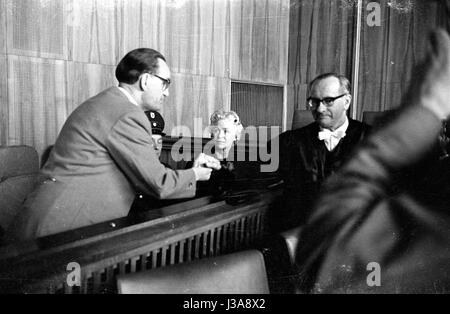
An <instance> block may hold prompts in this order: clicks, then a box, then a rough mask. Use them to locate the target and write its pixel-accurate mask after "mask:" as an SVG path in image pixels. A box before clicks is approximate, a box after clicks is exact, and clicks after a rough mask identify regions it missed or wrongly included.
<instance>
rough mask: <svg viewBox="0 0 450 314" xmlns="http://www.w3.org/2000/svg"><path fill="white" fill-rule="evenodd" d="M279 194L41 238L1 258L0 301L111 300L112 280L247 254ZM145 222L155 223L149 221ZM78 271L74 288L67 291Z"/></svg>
mask: <svg viewBox="0 0 450 314" xmlns="http://www.w3.org/2000/svg"><path fill="white" fill-rule="evenodd" d="M279 194H280V192H279V190H261V191H259V192H258V193H257V194H256V195H255V196H254V197H253V198H251V199H248V200H247V201H245V202H243V203H241V204H239V205H231V204H227V203H226V202H225V201H217V202H213V203H209V202H210V199H208V198H202V199H196V200H192V201H188V202H185V203H182V204H176V205H172V206H169V207H166V208H162V209H160V212H159V215H161V216H160V217H156V218H155V217H154V216H152V217H147V218H150V219H146V217H145V215H144V216H143V217H141V218H139V219H142V221H140V222H139V221H130V220H129V218H123V219H116V220H113V221H109V222H105V223H102V224H97V225H94V226H89V227H85V228H80V229H77V230H74V231H69V232H65V233H62V234H58V235H54V236H48V237H45V238H40V239H38V240H36V241H31V242H28V243H22V244H20V245H17V246H10V247H5V248H2V250H1V252H0V292H1V293H114V292H115V278H116V276H117V275H118V274H123V273H130V272H139V271H143V270H146V269H151V268H155V267H164V266H165V265H170V264H175V263H183V262H186V261H189V260H192V259H198V258H204V257H208V256H214V255H218V254H224V253H229V252H233V251H236V250H239V249H242V248H246V247H249V246H251V244H252V243H253V242H254V241H256V240H258V239H260V238H261V237H262V235H263V233H264V230H265V223H264V219H265V216H266V212H267V210H268V208H269V206H270V204H271V202H272V201H273V200H274V199H275V197H277V196H278V195H279ZM149 215H154V214H150V213H149ZM71 262H75V263H78V264H79V265H80V267H81V286H79V287H77V286H75V287H69V286H68V285H67V283H66V280H67V276H68V275H69V273H70V271H68V270H67V265H68V264H69V263H71Z"/></svg>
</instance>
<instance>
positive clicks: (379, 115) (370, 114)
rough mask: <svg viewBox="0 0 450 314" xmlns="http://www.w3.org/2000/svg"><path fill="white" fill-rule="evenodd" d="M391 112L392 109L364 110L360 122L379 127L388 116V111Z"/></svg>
mask: <svg viewBox="0 0 450 314" xmlns="http://www.w3.org/2000/svg"><path fill="white" fill-rule="evenodd" d="M391 112H393V110H386V111H364V112H363V116H362V122H364V123H366V124H368V125H370V126H372V127H380V126H382V125H383V124H384V122H385V120H386V118H388V117H389V113H391Z"/></svg>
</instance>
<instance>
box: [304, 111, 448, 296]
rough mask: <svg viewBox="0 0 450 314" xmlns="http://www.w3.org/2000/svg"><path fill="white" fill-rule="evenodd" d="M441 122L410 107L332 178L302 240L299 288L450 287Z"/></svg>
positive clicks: (319, 290)
mask: <svg viewBox="0 0 450 314" xmlns="http://www.w3.org/2000/svg"><path fill="white" fill-rule="evenodd" d="M418 121H420V127H418V124H417V123H418ZM440 125H441V121H439V119H438V118H437V117H436V116H435V114H434V113H432V112H431V111H428V110H427V109H426V108H425V107H421V106H415V107H410V108H405V110H404V111H403V112H402V113H401V114H400V115H399V116H398V120H397V121H395V122H393V123H392V124H390V125H387V126H386V127H385V128H384V129H382V130H380V131H379V132H376V133H374V134H373V136H370V137H369V138H368V140H367V141H365V143H364V145H362V146H361V148H360V149H359V150H357V151H355V154H354V156H353V157H352V158H351V160H349V162H348V163H346V164H345V165H344V166H343V167H342V168H341V169H340V170H339V171H338V173H337V174H336V175H334V176H332V177H331V178H330V179H329V180H327V181H326V183H325V184H324V188H323V192H324V193H322V194H321V197H320V199H319V200H318V202H317V203H316V205H315V210H314V213H313V215H312V216H311V218H310V220H309V221H308V224H307V225H306V226H305V228H304V229H303V230H302V232H301V236H300V240H299V243H298V247H297V255H296V256H297V261H296V262H297V266H298V270H299V273H298V274H297V275H296V276H295V278H296V281H297V287H298V289H299V290H300V291H302V292H312V293H448V292H449V291H450V263H449V261H450V211H449V208H450V198H449V195H450V180H449V178H450V158H449V157H446V158H442V157H443V156H442V155H441V156H440V157H441V158H439V159H438V160H436V154H435V153H436V151H435V146H434V145H435V139H436V137H437V135H438V131H439V128H440ZM433 159H434V161H433ZM430 161H431V162H430ZM375 263H376V264H375ZM377 269H378V270H377ZM377 277H378V278H379V279H380V281H379V283H378V284H377V283H376V278H377Z"/></svg>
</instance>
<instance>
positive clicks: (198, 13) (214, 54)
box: [164, 0, 230, 77]
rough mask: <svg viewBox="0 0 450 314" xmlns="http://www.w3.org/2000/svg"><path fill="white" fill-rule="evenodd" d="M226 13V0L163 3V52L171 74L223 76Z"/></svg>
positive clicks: (225, 74)
mask: <svg viewBox="0 0 450 314" xmlns="http://www.w3.org/2000/svg"><path fill="white" fill-rule="evenodd" d="M228 10H229V1H227V0H210V1H203V0H192V1H184V2H180V5H179V6H178V5H176V4H174V3H173V4H172V5H170V4H167V8H166V11H167V17H166V28H165V30H164V33H165V35H166V46H165V47H164V50H165V51H166V52H167V57H168V59H169V60H171V66H172V68H173V70H174V71H176V72H179V73H191V74H202V75H210V76H220V77H226V76H227V70H228V46H229V32H228V25H229V23H230V22H229V13H228Z"/></svg>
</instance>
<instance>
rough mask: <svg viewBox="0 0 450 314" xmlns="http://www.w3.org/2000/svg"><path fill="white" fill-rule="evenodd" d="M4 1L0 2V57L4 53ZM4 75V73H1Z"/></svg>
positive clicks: (0, 0)
mask: <svg viewBox="0 0 450 314" xmlns="http://www.w3.org/2000/svg"><path fill="white" fill-rule="evenodd" d="M5 1H6V0H0V55H2V54H5V53H6V38H7V36H6V25H7V24H6V2H5ZM1 73H5V72H1Z"/></svg>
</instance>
